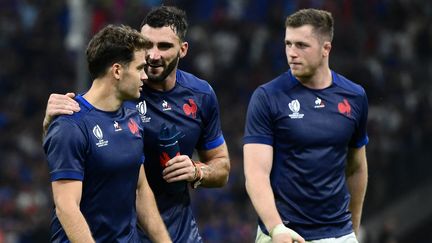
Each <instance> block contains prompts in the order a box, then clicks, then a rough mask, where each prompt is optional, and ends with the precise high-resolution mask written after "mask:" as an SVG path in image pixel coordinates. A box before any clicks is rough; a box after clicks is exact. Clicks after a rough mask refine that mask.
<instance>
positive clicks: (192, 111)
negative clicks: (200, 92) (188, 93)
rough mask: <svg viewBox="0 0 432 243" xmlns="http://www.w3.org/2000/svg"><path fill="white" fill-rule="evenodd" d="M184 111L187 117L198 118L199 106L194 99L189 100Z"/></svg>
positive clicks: (184, 106)
mask: <svg viewBox="0 0 432 243" xmlns="http://www.w3.org/2000/svg"><path fill="white" fill-rule="evenodd" d="M183 111H184V113H185V114H186V115H187V116H191V117H192V118H196V113H197V111H198V106H197V105H196V103H195V101H194V100H193V99H189V100H188V103H186V104H184V105H183Z"/></svg>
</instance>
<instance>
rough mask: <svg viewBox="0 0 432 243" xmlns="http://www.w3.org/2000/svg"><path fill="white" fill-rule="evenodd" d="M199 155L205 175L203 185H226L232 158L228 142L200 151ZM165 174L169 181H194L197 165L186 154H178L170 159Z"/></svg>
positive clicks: (201, 168)
mask: <svg viewBox="0 0 432 243" xmlns="http://www.w3.org/2000/svg"><path fill="white" fill-rule="evenodd" d="M198 155H199V157H200V159H201V162H202V163H200V164H198V165H197V166H199V169H200V170H201V172H202V176H203V179H202V184H201V186H204V187H222V186H224V185H225V184H226V183H227V182H228V176H229V171H230V160H229V156H228V148H227V146H226V143H223V144H222V145H220V146H219V147H217V148H214V149H211V150H203V151H198ZM163 175H164V179H165V180H166V181H167V182H174V181H181V180H186V181H189V182H192V181H194V180H195V179H196V174H195V166H194V164H193V162H192V161H191V159H190V158H189V157H188V156H186V155H180V156H176V157H174V158H172V159H171V160H170V161H168V163H167V167H166V168H165V169H164V171H163Z"/></svg>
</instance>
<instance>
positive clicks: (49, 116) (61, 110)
mask: <svg viewBox="0 0 432 243" xmlns="http://www.w3.org/2000/svg"><path fill="white" fill-rule="evenodd" d="M74 97H75V94H74V93H67V94H65V95H62V94H51V95H50V97H49V99H48V103H47V107H46V110H45V117H44V120H43V123H42V129H43V130H42V131H43V137H45V135H46V132H47V131H48V127H49V125H50V124H51V122H52V120H53V119H54V118H55V117H56V116H58V115H64V114H69V115H72V114H73V113H74V112H78V111H79V110H80V108H79V105H78V103H77V102H76V101H75V100H74V99H73V98H74Z"/></svg>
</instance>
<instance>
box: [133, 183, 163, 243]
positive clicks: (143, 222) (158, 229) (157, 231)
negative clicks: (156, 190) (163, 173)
mask: <svg viewBox="0 0 432 243" xmlns="http://www.w3.org/2000/svg"><path fill="white" fill-rule="evenodd" d="M136 205H137V214H138V222H139V224H140V226H141V228H142V229H143V230H144V231H145V232H146V233H147V236H148V237H149V238H150V239H151V241H152V242H171V239H170V236H169V234H168V231H167V229H166V227H165V224H164V222H163V221H162V218H161V216H160V214H159V210H158V208H157V205H156V201H155V199H154V195H153V192H152V191H151V190H150V188H148V189H140V190H138V193H137V201H136Z"/></svg>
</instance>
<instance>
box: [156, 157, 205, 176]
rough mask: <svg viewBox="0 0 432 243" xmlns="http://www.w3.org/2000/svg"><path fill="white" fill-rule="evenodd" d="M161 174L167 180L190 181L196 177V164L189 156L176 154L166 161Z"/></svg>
mask: <svg viewBox="0 0 432 243" xmlns="http://www.w3.org/2000/svg"><path fill="white" fill-rule="evenodd" d="M162 176H163V178H164V179H165V180H166V181H167V182H175V181H188V182H192V181H195V180H196V178H197V173H196V166H195V165H194V162H193V161H192V160H191V159H190V158H189V156H187V155H178V156H175V157H174V158H172V159H170V160H169V161H168V162H167V163H166V167H165V169H164V170H163V171H162Z"/></svg>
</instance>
